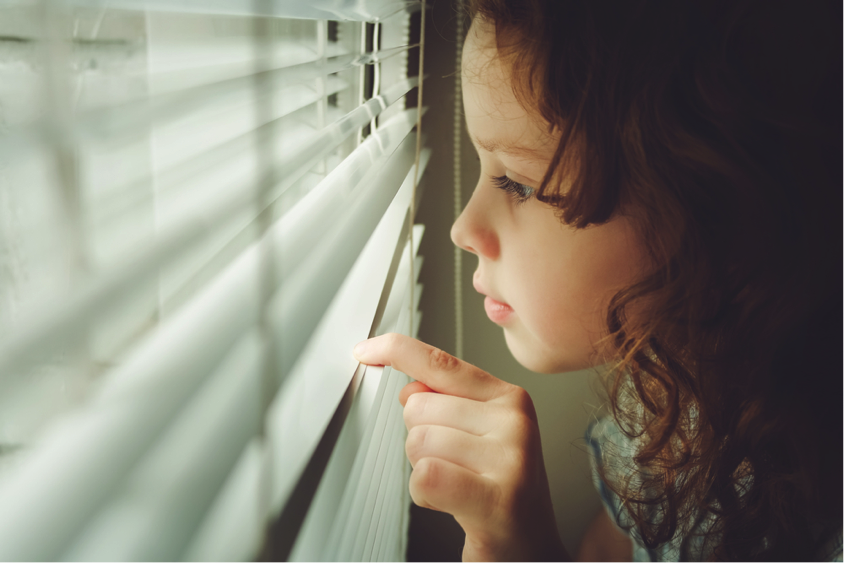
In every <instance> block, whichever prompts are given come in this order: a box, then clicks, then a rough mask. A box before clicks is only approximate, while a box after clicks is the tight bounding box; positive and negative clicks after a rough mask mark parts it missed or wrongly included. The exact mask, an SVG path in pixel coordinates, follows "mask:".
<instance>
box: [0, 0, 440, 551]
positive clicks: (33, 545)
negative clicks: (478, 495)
mask: <svg viewBox="0 0 844 563" xmlns="http://www.w3.org/2000/svg"><path fill="white" fill-rule="evenodd" d="M420 8H421V5H420V3H419V2H416V1H394V0H357V1H355V2H349V1H347V0H312V1H310V2H299V1H294V0H213V1H212V0H202V1H199V0H167V1H163V0H162V1H159V0H110V1H105V0H40V1H38V0H4V1H2V2H0V559H4V560H6V559H9V560H29V559H48V560H58V559H61V560H106V559H107V560H161V559H163V560H176V559H188V560H242V559H254V558H258V557H264V558H279V557H283V558H290V559H297V560H298V559H325V560H335V559H339V560H399V559H403V558H404V550H405V545H406V544H405V537H406V529H407V523H408V507H409V497H408V494H407V487H406V483H407V479H408V471H409V468H408V465H407V462H406V460H405V458H404V448H403V442H404V432H405V429H404V425H403V424H402V422H401V410H400V406H399V405H398V402H397V395H398V391H399V389H400V388H401V387H402V386H403V385H404V384H405V383H406V382H407V381H408V378H407V376H405V375H404V374H400V373H398V372H396V371H393V370H390V369H389V368H372V367H369V368H367V367H366V366H360V365H358V364H357V363H356V362H355V361H354V359H353V358H352V356H351V350H352V347H353V346H354V344H355V343H357V342H358V341H360V340H363V339H364V338H366V337H368V336H372V335H375V334H382V333H385V332H403V333H405V334H411V335H414V334H415V333H416V331H417V330H418V326H419V322H420V318H421V315H420V313H419V312H418V305H419V297H420V294H421V286H420V285H419V284H418V274H419V270H420V268H421V265H422V258H421V257H420V256H418V248H419V241H420V238H421V236H422V232H423V230H422V227H421V226H419V225H416V226H414V225H413V216H412V215H413V213H412V211H413V209H415V206H416V202H417V198H418V196H419V194H420V193H421V190H419V189H418V187H417V184H418V182H419V180H420V179H421V178H422V173H423V171H424V168H425V166H426V164H427V162H428V160H429V156H430V154H429V151H428V150H427V149H424V148H422V147H421V146H419V145H418V140H420V139H422V138H423V137H420V136H418V135H417V133H418V131H417V132H413V129H414V127H418V123H419V122H420V121H419V118H420V112H419V111H418V110H417V108H416V107H407V104H406V101H405V100H406V95H407V94H408V93H411V92H414V90H415V89H416V88H417V87H418V85H419V83H418V79H417V78H408V77H407V60H408V56H416V54H415V53H416V51H413V50H411V46H410V45H409V42H410V41H409V35H410V18H411V14H413V13H417V14H418V13H419V11H420ZM417 17H418V16H417Z"/></svg>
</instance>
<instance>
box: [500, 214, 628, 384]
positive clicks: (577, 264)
mask: <svg viewBox="0 0 844 563" xmlns="http://www.w3.org/2000/svg"><path fill="white" fill-rule="evenodd" d="M617 221H618V220H617ZM630 232H631V231H630V229H629V227H628V226H627V225H626V224H625V223H620V222H619V223H618V224H616V222H612V223H608V224H605V225H602V226H600V227H595V228H592V229H587V230H584V231H577V232H574V231H566V230H559V229H558V231H557V233H556V236H555V237H553V238H549V237H546V238H545V241H544V244H541V245H534V246H532V247H531V250H529V251H527V252H525V253H523V254H522V255H521V256H520V259H519V262H518V264H517V271H518V272H519V273H520V274H519V277H520V278H521V286H522V287H528V288H530V292H529V294H525V295H523V299H521V300H520V301H522V302H523V303H522V308H521V310H519V309H517V310H519V315H520V318H521V319H522V321H523V323H524V327H525V329H526V330H527V331H529V332H530V333H531V334H532V335H533V337H534V338H535V340H536V342H537V345H538V346H539V347H540V348H542V349H543V350H544V354H546V355H547V356H548V358H549V361H551V362H554V363H556V364H557V368H564V369H565V370H570V369H579V368H583V367H587V366H588V365H591V364H592V361H591V358H592V357H593V354H594V352H595V349H596V346H597V344H598V342H599V340H600V339H601V338H603V337H604V336H605V335H606V333H607V329H606V313H607V307H608V305H609V301H610V299H611V298H612V297H613V295H615V293H616V292H617V291H618V290H620V289H622V288H624V287H626V286H628V285H630V284H632V283H634V282H635V281H636V279H637V277H638V276H639V275H640V270H641V268H640V262H641V256H642V253H641V252H640V251H639V249H638V248H636V246H635V245H634V244H631V241H632V240H633V238H632V237H631V236H629V235H630ZM514 305H516V304H515V303H514ZM559 370H560V369H558V371H559Z"/></svg>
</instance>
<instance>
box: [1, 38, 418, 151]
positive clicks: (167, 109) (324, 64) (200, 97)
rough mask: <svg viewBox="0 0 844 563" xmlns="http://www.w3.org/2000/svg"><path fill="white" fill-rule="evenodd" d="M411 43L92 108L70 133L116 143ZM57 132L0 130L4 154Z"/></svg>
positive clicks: (45, 126) (37, 126) (33, 127)
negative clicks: (229, 99) (217, 104)
mask: <svg viewBox="0 0 844 563" xmlns="http://www.w3.org/2000/svg"><path fill="white" fill-rule="evenodd" d="M409 48H410V46H402V47H394V48H392V49H387V50H385V51H384V52H379V53H365V54H363V55H343V56H339V57H332V58H329V59H324V60H323V59H320V60H316V61H312V62H309V63H302V64H299V65H295V66H292V67H283V68H278V69H270V70H264V71H261V72H259V73H257V74H251V75H248V76H241V77H236V78H230V79H227V80H222V81H220V82H214V83H211V84H203V85H201V86H196V87H193V88H188V89H186V90H178V91H175V92H168V93H165V94H161V95H157V96H151V97H144V98H141V99H138V100H134V101H130V102H126V103H121V104H118V105H116V106H113V107H103V108H96V109H91V110H88V111H86V112H84V113H82V114H80V115H79V116H78V117H76V118H75V120H74V121H73V122H72V124H71V126H70V130H69V131H68V133H70V134H71V135H74V136H75V138H76V139H75V140H76V142H77V143H79V144H82V143H102V142H103V140H104V139H108V140H109V141H110V142H114V143H116V142H119V141H121V140H123V139H131V138H134V137H135V136H137V135H138V134H142V133H144V132H145V131H147V130H148V128H149V124H150V123H155V122H157V123H161V122H166V121H169V120H173V119H177V118H179V117H180V116H182V115H184V114H186V113H190V112H191V111H193V110H194V109H195V108H196V105H197V104H210V103H212V102H213V101H214V100H216V99H219V98H221V97H225V96H231V95H236V94H237V93H238V92H243V91H247V92H253V91H254V89H255V84H256V82H258V80H257V79H258V78H260V77H263V82H264V85H265V86H266V87H276V88H283V87H285V86H289V85H291V84H294V83H299V82H304V81H307V80H311V79H315V78H319V77H322V76H327V75H329V74H334V73H337V72H340V71H343V70H346V69H349V68H354V67H357V66H363V65H366V64H373V63H375V62H379V61H381V60H383V59H384V58H388V57H390V56H393V55H396V54H399V53H403V52H405V51H407V50H408V49H409ZM384 53H386V54H384ZM259 75H260V76H259ZM55 134H56V131H55V127H54V125H53V123H52V122H49V121H47V122H41V121H39V122H35V123H27V124H21V125H18V126H14V127H10V128H9V129H7V130H6V131H5V132H4V134H3V135H0V155H2V156H3V157H4V158H6V159H9V160H11V159H13V158H15V157H16V156H18V155H19V154H20V153H21V151H24V150H29V149H32V148H34V147H38V146H41V145H42V144H45V143H47V142H48V141H49V139H50V137H51V136H53V135H55Z"/></svg>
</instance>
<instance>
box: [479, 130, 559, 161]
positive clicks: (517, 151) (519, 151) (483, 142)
mask: <svg viewBox="0 0 844 563" xmlns="http://www.w3.org/2000/svg"><path fill="white" fill-rule="evenodd" d="M470 138H471V139H472V141H473V142H474V143H475V144H476V145H478V146H479V147H481V148H482V149H484V150H485V151H487V152H503V153H506V154H510V155H513V156H521V157H527V158H533V159H538V158H541V156H542V155H541V154H540V152H539V151H538V150H535V149H530V148H527V147H523V146H520V145H516V144H513V143H505V142H502V141H497V140H495V139H477V138H475V137H472V136H471V135H470Z"/></svg>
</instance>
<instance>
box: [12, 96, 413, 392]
mask: <svg viewBox="0 0 844 563" xmlns="http://www.w3.org/2000/svg"><path fill="white" fill-rule="evenodd" d="M415 84H416V80H407V81H404V82H403V83H401V84H397V85H396V86H395V87H394V88H392V89H391V90H390V91H388V92H387V93H385V94H384V95H383V96H379V97H378V98H377V99H373V100H369V101H368V102H367V103H366V104H364V105H363V106H360V107H358V108H356V109H355V110H353V111H352V112H350V113H349V114H347V115H346V116H345V117H343V118H342V119H340V120H339V121H337V122H335V123H333V124H332V125H330V126H328V127H326V128H325V129H323V130H322V131H320V133H319V134H317V135H315V136H314V137H313V138H312V139H311V140H310V141H308V142H307V143H304V144H303V146H302V147H301V148H300V149H299V151H297V152H296V153H295V154H292V155H289V156H288V158H286V159H285V160H284V161H282V162H281V163H279V165H278V167H277V170H276V171H275V172H276V174H277V176H278V177H282V178H285V179H284V180H282V184H281V185H280V186H279V187H277V190H280V191H283V189H284V188H285V186H286V187H289V185H290V184H292V182H293V181H295V179H298V177H299V176H300V175H301V174H303V173H304V172H305V171H306V170H307V169H308V168H309V167H310V166H312V165H313V163H314V162H316V160H318V159H319V158H321V157H322V156H324V155H325V154H327V153H328V152H329V151H330V150H332V149H333V148H335V147H337V146H339V145H340V143H342V142H343V141H344V140H345V139H347V138H348V137H349V136H350V135H351V134H352V133H353V132H355V131H356V130H357V129H358V128H359V127H361V126H363V125H364V124H365V123H366V122H367V121H368V120H369V119H371V116H372V115H377V113H379V112H380V111H381V110H382V109H383V108H384V107H386V106H388V105H390V104H389V102H395V101H396V100H398V99H399V98H400V97H401V96H402V95H404V93H405V92H406V91H407V90H409V89H410V88H412V87H413V86H415ZM405 88H406V89H405ZM403 90H404V91H403ZM408 111H410V112H413V111H415V110H408ZM396 117H398V118H399V119H401V116H396ZM406 119H407V118H406ZM408 130H409V128H408ZM373 137H374V138H375V137H376V136H373ZM373 142H375V140H373ZM363 150H366V149H363ZM291 178H295V179H294V180H290V179H291ZM232 188H233V189H232V190H231V191H230V192H227V193H225V194H217V195H218V197H217V198H216V199H215V198H213V197H207V198H206V199H204V200H202V201H196V202H193V205H189V204H187V203H186V204H185V206H184V209H183V214H181V215H180V214H179V213H174V215H173V216H174V217H179V218H180V220H179V221H174V222H173V223H172V224H163V225H161V231H160V235H159V238H158V240H156V242H155V243H153V244H152V245H150V246H149V247H148V248H145V249H142V250H140V251H138V252H136V253H135V255H134V256H133V257H132V258H131V259H129V260H127V261H126V262H125V263H122V264H115V266H114V267H113V268H112V269H111V270H110V271H108V272H106V273H104V274H102V275H100V276H99V277H97V278H95V279H94V280H93V281H92V282H89V283H88V284H87V285H86V286H85V287H82V288H80V289H79V290H77V291H75V292H74V295H72V296H64V295H62V296H59V297H58V298H54V299H53V300H50V299H47V300H45V301H46V302H47V303H48V304H47V305H45V306H42V307H38V306H36V307H34V310H32V311H31V312H30V313H29V314H27V315H22V316H21V317H22V318H28V319H31V320H30V322H29V323H28V324H26V325H23V326H21V327H20V328H19V329H18V330H17V331H16V333H15V334H14V335H11V336H10V337H9V338H7V339H6V340H5V341H4V342H3V343H2V344H0V386H2V385H3V384H4V380H5V379H6V378H7V377H9V372H10V371H12V370H14V369H17V368H20V367H22V366H23V365H24V364H25V363H26V362H27V361H30V360H32V359H34V358H37V357H39V356H42V355H44V354H49V353H50V352H52V351H53V350H55V349H56V348H57V347H59V346H60V345H61V344H62V343H63V342H64V341H65V340H66V339H68V338H69V337H71V336H72V335H73V333H74V332H75V331H76V330H77V329H78V327H79V326H84V325H86V324H87V323H89V322H91V321H92V320H94V319H95V318H96V317H97V316H99V315H101V314H102V313H103V312H104V311H105V310H107V309H108V308H110V307H112V306H114V304H115V303H116V302H117V301H119V299H120V298H121V297H123V296H124V295H126V294H127V293H129V292H131V290H132V289H133V288H134V287H136V286H137V285H138V284H139V283H141V282H143V281H144V280H146V279H148V276H151V275H154V273H155V271H156V269H157V268H158V267H160V266H162V265H163V264H165V263H167V262H169V261H170V260H173V259H174V258H176V257H178V256H179V255H181V253H182V252H183V251H184V250H186V249H187V248H189V247H190V246H191V245H193V244H195V243H196V242H197V241H199V240H202V239H203V238H204V237H205V236H206V235H207V234H208V233H211V232H214V231H215V228H216V225H217V224H219V223H220V221H222V220H224V219H225V218H226V217H229V216H231V214H232V213H234V212H236V210H238V209H244V208H247V207H249V206H253V207H254V198H253V197H252V193H253V191H254V188H252V189H250V187H249V186H232ZM256 212H257V210H256ZM50 301H53V302H50Z"/></svg>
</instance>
